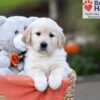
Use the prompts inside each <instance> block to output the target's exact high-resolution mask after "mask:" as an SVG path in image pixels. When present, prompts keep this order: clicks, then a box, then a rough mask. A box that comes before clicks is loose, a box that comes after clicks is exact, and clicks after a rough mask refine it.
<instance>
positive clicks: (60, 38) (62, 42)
mask: <svg viewBox="0 0 100 100" xmlns="http://www.w3.org/2000/svg"><path fill="white" fill-rule="evenodd" d="M64 44H65V35H64V33H63V32H61V33H60V35H59V40H58V47H59V48H62V47H63V46H64Z"/></svg>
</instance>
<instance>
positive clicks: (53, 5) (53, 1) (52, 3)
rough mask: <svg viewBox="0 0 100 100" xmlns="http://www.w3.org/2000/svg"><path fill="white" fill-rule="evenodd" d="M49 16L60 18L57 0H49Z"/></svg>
mask: <svg viewBox="0 0 100 100" xmlns="http://www.w3.org/2000/svg"><path fill="white" fill-rule="evenodd" d="M49 16H50V17H51V18H53V19H55V20H56V19H57V18H58V6H57V0H49Z"/></svg>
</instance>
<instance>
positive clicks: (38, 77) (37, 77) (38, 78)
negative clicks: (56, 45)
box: [27, 68, 48, 92]
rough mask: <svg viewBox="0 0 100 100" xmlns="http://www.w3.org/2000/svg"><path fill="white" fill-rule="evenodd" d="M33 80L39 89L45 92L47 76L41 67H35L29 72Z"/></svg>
mask: <svg viewBox="0 0 100 100" xmlns="http://www.w3.org/2000/svg"><path fill="white" fill-rule="evenodd" d="M27 74H28V75H29V76H30V77H31V78H32V79H33V80H34V85H35V87H36V89H37V90H39V91H40V92H43V91H45V90H46V89H47V86H48V84H47V78H46V76H45V73H44V72H43V71H42V70H41V69H38V68H36V69H33V70H31V71H29V72H28V73H27Z"/></svg>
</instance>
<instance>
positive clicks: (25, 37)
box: [22, 26, 32, 44]
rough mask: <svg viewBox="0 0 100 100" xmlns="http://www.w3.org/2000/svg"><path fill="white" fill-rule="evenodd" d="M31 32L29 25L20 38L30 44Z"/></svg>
mask: <svg viewBox="0 0 100 100" xmlns="http://www.w3.org/2000/svg"><path fill="white" fill-rule="evenodd" d="M31 33H32V27H31V26H29V27H28V28H27V29H26V30H25V32H24V33H23V37H22V40H23V42H25V43H26V44H30V43H31Z"/></svg>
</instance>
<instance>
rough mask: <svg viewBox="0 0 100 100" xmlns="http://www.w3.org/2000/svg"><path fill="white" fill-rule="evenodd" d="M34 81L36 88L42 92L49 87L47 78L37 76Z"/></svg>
mask: <svg viewBox="0 0 100 100" xmlns="http://www.w3.org/2000/svg"><path fill="white" fill-rule="evenodd" d="M34 83H35V88H36V89H37V90H38V91H40V92H44V91H45V90H46V89H47V86H48V83H47V79H46V78H40V77H39V78H36V79H35V80H34Z"/></svg>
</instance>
